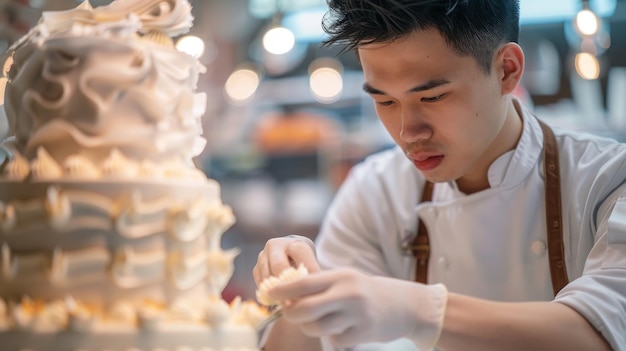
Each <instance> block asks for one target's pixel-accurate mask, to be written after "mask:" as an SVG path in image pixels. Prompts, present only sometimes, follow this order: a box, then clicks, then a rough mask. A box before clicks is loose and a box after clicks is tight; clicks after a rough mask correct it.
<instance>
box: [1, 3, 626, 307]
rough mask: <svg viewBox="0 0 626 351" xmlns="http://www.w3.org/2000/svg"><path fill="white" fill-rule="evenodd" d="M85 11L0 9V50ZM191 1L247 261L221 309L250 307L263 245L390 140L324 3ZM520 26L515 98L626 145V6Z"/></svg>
mask: <svg viewBox="0 0 626 351" xmlns="http://www.w3.org/2000/svg"><path fill="white" fill-rule="evenodd" d="M110 2H111V0H92V1H91V4H92V5H93V6H100V5H106V4H108V3H110ZM79 3H80V1H76V0H0V51H4V50H6V48H8V46H9V45H10V44H11V43H12V42H14V41H15V40H17V39H18V38H19V37H21V36H22V35H24V34H25V33H26V32H27V31H28V30H29V28H31V27H32V26H33V25H34V24H36V22H37V20H38V19H39V16H40V14H41V12H42V11H48V10H66V9H70V8H73V7H76V6H77V5H78V4H79ZM190 3H191V4H192V6H193V15H194V17H195V22H194V23H195V25H194V27H193V28H192V30H191V32H190V33H187V34H188V35H186V36H184V37H181V38H178V42H177V43H178V47H179V49H180V50H183V51H186V52H188V53H190V54H192V55H195V56H197V57H198V58H199V59H200V61H201V62H202V63H203V64H204V65H205V66H206V67H207V69H208V72H207V73H206V74H205V75H203V76H202V77H201V79H200V82H199V87H198V90H199V91H204V92H206V93H207V94H208V96H209V103H208V111H207V114H206V115H205V118H204V121H203V123H204V134H205V137H206V138H207V141H208V146H207V149H206V150H205V152H204V153H203V154H202V155H201V156H200V157H198V158H197V160H196V162H197V166H198V167H199V168H201V169H203V170H204V171H205V172H206V173H207V175H208V176H209V177H211V178H215V179H217V180H218V181H219V182H220V183H221V185H222V196H223V199H224V202H225V203H226V204H229V205H230V206H232V207H233V209H234V212H235V215H236V216H237V223H236V224H235V226H234V227H233V228H232V229H230V230H229V231H228V232H227V233H226V235H224V237H223V246H224V247H225V248H229V247H233V246H237V247H239V248H240V249H241V250H242V253H241V254H240V255H239V257H238V258H237V259H236V261H235V262H236V271H235V275H234V276H233V279H232V281H231V283H230V284H229V286H228V288H227V289H226V291H225V292H224V295H225V298H226V299H231V298H232V297H233V296H235V295H241V296H243V297H244V298H252V297H254V289H255V287H254V281H253V279H252V273H251V270H252V267H253V266H254V264H255V262H256V257H257V254H258V252H259V251H260V250H262V248H263V245H264V243H265V242H266V241H267V240H268V239H269V238H271V237H275V236H282V235H287V234H301V235H306V236H309V237H311V238H314V237H315V235H316V233H317V230H318V227H319V224H320V222H321V220H322V217H323V215H324V213H325V210H326V208H327V206H328V204H329V202H330V201H331V200H332V197H333V195H334V193H335V191H336V190H337V188H338V186H339V185H340V184H341V182H342V181H343V179H344V177H345V176H346V174H347V172H349V170H350V168H351V167H352V166H353V165H354V164H355V163H356V162H359V161H360V160H362V159H363V158H364V157H366V156H367V155H369V154H371V153H373V152H375V151H378V150H382V149H385V148H389V147H391V146H392V141H391V139H390V138H389V137H388V136H387V134H386V132H385V131H384V128H383V127H382V126H381V125H380V124H379V122H378V119H377V118H376V115H375V112H374V108H373V104H372V102H371V101H370V99H369V97H367V96H366V95H365V94H364V93H363V92H362V90H361V84H362V75H361V71H360V67H359V64H358V62H357V60H356V58H355V56H354V54H352V53H350V52H348V53H343V54H341V55H339V52H340V49H341V48H339V47H331V48H329V47H321V46H320V42H321V40H322V39H323V38H324V33H323V32H322V30H321V26H320V22H321V19H322V16H323V14H324V12H325V1H324V0H195V1H194V0H190ZM521 25H522V27H521V38H520V44H521V46H522V47H523V48H524V50H525V53H526V60H527V67H526V72H525V77H524V80H523V82H522V85H521V86H520V87H519V89H518V92H517V95H518V96H519V97H520V99H521V100H522V101H524V102H525V103H526V104H527V105H528V106H530V107H531V108H532V109H533V110H534V111H535V112H536V114H537V115H538V116H539V117H541V118H543V119H544V120H545V121H547V122H548V123H550V124H552V125H557V126H564V127H568V128H574V129H580V130H585V131H588V132H591V133H595V134H600V135H603V136H606V137H609V138H614V139H617V140H620V141H626V35H624V33H626V0H589V1H584V0H549V1H545V0H521ZM0 86H2V85H1V84H0ZM0 93H2V94H3V92H0ZM3 123H4V122H0V134H2V137H4V133H6V125H5V124H4V125H3Z"/></svg>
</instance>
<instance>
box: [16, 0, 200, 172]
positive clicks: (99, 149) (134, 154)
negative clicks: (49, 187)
mask: <svg viewBox="0 0 626 351" xmlns="http://www.w3.org/2000/svg"><path fill="white" fill-rule="evenodd" d="M87 4H88V3H84V5H81V6H79V7H78V8H76V9H74V10H70V11H61V12H46V13H45V14H44V15H43V18H42V21H41V22H40V24H39V25H38V26H37V28H35V29H34V30H33V31H32V32H31V33H30V35H29V36H28V37H27V38H26V39H25V40H24V41H23V42H22V43H20V44H19V45H18V46H17V48H16V51H15V53H14V63H13V66H12V67H11V70H10V72H9V78H10V82H9V84H8V86H7V99H6V105H7V117H8V119H9V124H10V128H11V130H12V131H14V133H15V136H16V142H15V144H16V147H17V149H18V151H20V153H21V154H23V155H26V157H27V158H28V157H32V156H34V152H35V151H36V150H37V149H38V148H39V147H40V146H44V147H46V149H47V151H48V152H49V153H50V155H51V156H52V157H53V158H54V159H55V160H56V161H57V162H58V163H60V164H62V163H63V162H64V161H65V159H66V158H67V157H69V156H70V155H71V154H72V152H73V151H74V150H76V149H80V150H81V155H82V156H83V157H86V158H87V159H89V160H90V161H91V162H92V163H94V164H98V163H101V162H102V161H103V160H104V159H105V158H106V157H107V156H108V155H109V154H110V152H111V151H112V150H114V149H118V150H120V151H121V152H122V153H123V154H125V155H127V156H129V157H131V158H138V159H150V160H153V161H163V160H166V159H171V158H177V159H179V160H181V161H180V162H182V163H184V164H186V165H187V168H190V167H191V166H190V165H192V163H191V158H192V157H194V156H196V155H197V152H198V150H197V147H196V145H197V144H198V141H197V140H198V139H202V138H201V133H202V131H201V129H199V128H198V126H199V125H200V123H199V119H200V117H201V116H202V115H203V114H204V112H205V110H206V96H205V94H203V93H195V91H194V90H195V88H196V84H197V81H198V75H199V73H202V72H204V67H203V66H202V65H201V64H200V63H199V62H198V60H196V59H194V58H192V57H191V56H189V55H187V54H185V53H182V52H179V51H178V50H176V49H175V48H174V47H172V46H171V45H159V44H158V43H155V42H154V40H156V39H155V38H157V37H159V36H160V37H163V36H164V35H166V36H172V35H178V34H181V33H184V32H186V31H188V30H189V27H190V25H191V20H192V17H191V14H190V6H189V3H188V2H187V1H185V0H168V1H157V0H126V1H115V2H113V3H112V4H111V5H109V6H104V7H98V8H95V9H92V8H91V6H88V5H87ZM143 34H149V35H147V36H146V38H152V39H151V40H144V39H142V38H141V36H142V35H143ZM26 69H27V70H26ZM164 123H165V124H167V126H168V128H167V129H164V128H160V127H159V126H160V125H162V124H164ZM200 144H202V142H200Z"/></svg>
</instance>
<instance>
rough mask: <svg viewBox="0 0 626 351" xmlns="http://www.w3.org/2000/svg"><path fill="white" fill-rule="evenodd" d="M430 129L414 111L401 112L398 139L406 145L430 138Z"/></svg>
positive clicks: (431, 130)
mask: <svg viewBox="0 0 626 351" xmlns="http://www.w3.org/2000/svg"><path fill="white" fill-rule="evenodd" d="M432 135H433V129H432V127H431V126H430V125H429V124H428V123H426V122H425V121H424V119H423V118H422V117H421V116H420V115H419V113H417V112H416V111H410V110H404V111H402V126H401V129H400V139H402V141H404V142H407V143H415V142H418V141H421V140H426V139H429V138H430V137H432Z"/></svg>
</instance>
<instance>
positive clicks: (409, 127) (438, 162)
mask: <svg viewBox="0 0 626 351" xmlns="http://www.w3.org/2000/svg"><path fill="white" fill-rule="evenodd" d="M358 55H359V58H360V61H361V64H362V67H363V72H364V76H365V84H364V89H365V91H366V92H367V93H369V94H370V95H371V97H372V98H373V99H374V101H375V104H376V111H377V113H378V116H379V118H380V119H381V121H382V123H383V124H384V126H385V127H386V129H387V131H388V132H389V133H390V134H391V136H392V137H393V139H394V140H395V142H396V143H397V144H398V145H399V146H400V147H401V148H402V149H403V150H404V152H405V154H406V155H407V157H408V158H409V159H410V160H411V161H412V162H413V163H414V164H415V166H416V167H417V168H418V169H419V170H420V171H421V172H422V173H423V174H424V176H425V177H426V178H427V179H429V180H431V181H434V182H442V181H451V180H456V181H457V182H458V183H459V184H461V183H463V182H464V181H469V182H471V181H474V180H478V179H482V180H484V181H486V177H487V170H488V168H489V165H490V164H491V163H492V162H493V161H494V160H495V159H496V158H497V157H498V156H499V155H501V154H502V153H504V152H506V151H507V150H510V149H512V148H514V147H515V144H516V143H517V140H518V138H519V134H520V133H521V128H522V127H521V122H520V119H519V116H518V115H517V112H515V109H514V108H513V107H512V103H511V98H510V97H509V96H508V94H509V93H510V92H511V91H512V90H513V89H514V88H515V86H516V85H517V82H518V81H519V78H520V77H521V71H522V70H523V53H522V52H521V49H519V46H517V45H516V44H506V45H503V46H502V47H501V48H500V49H499V50H498V52H497V53H495V54H494V58H493V62H492V68H491V71H490V72H489V73H487V72H486V71H485V69H484V68H483V67H482V66H480V65H479V64H478V63H477V61H476V60H475V59H474V58H473V57H471V56H460V55H459V54H458V53H457V52H456V51H454V50H453V49H452V48H450V47H449V46H448V45H447V44H446V41H445V39H444V38H443V37H442V36H441V35H440V34H439V32H437V31H436V30H424V31H416V32H413V33H412V34H409V35H407V36H405V37H403V38H401V39H399V40H396V41H391V42H385V43H372V44H366V45H362V46H360V47H359V48H358Z"/></svg>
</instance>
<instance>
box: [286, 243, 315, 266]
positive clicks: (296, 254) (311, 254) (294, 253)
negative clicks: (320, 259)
mask: <svg viewBox="0 0 626 351" xmlns="http://www.w3.org/2000/svg"><path fill="white" fill-rule="evenodd" d="M287 256H288V257H289V258H290V259H291V260H292V261H293V262H294V264H295V266H296V267H297V266H299V265H300V264H303V265H304V267H306V269H307V270H308V271H309V273H315V272H319V271H320V266H319V264H318V263H317V258H316V257H315V251H313V249H312V248H311V246H309V244H307V243H305V242H303V241H301V240H295V241H293V242H291V243H289V245H287Z"/></svg>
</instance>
